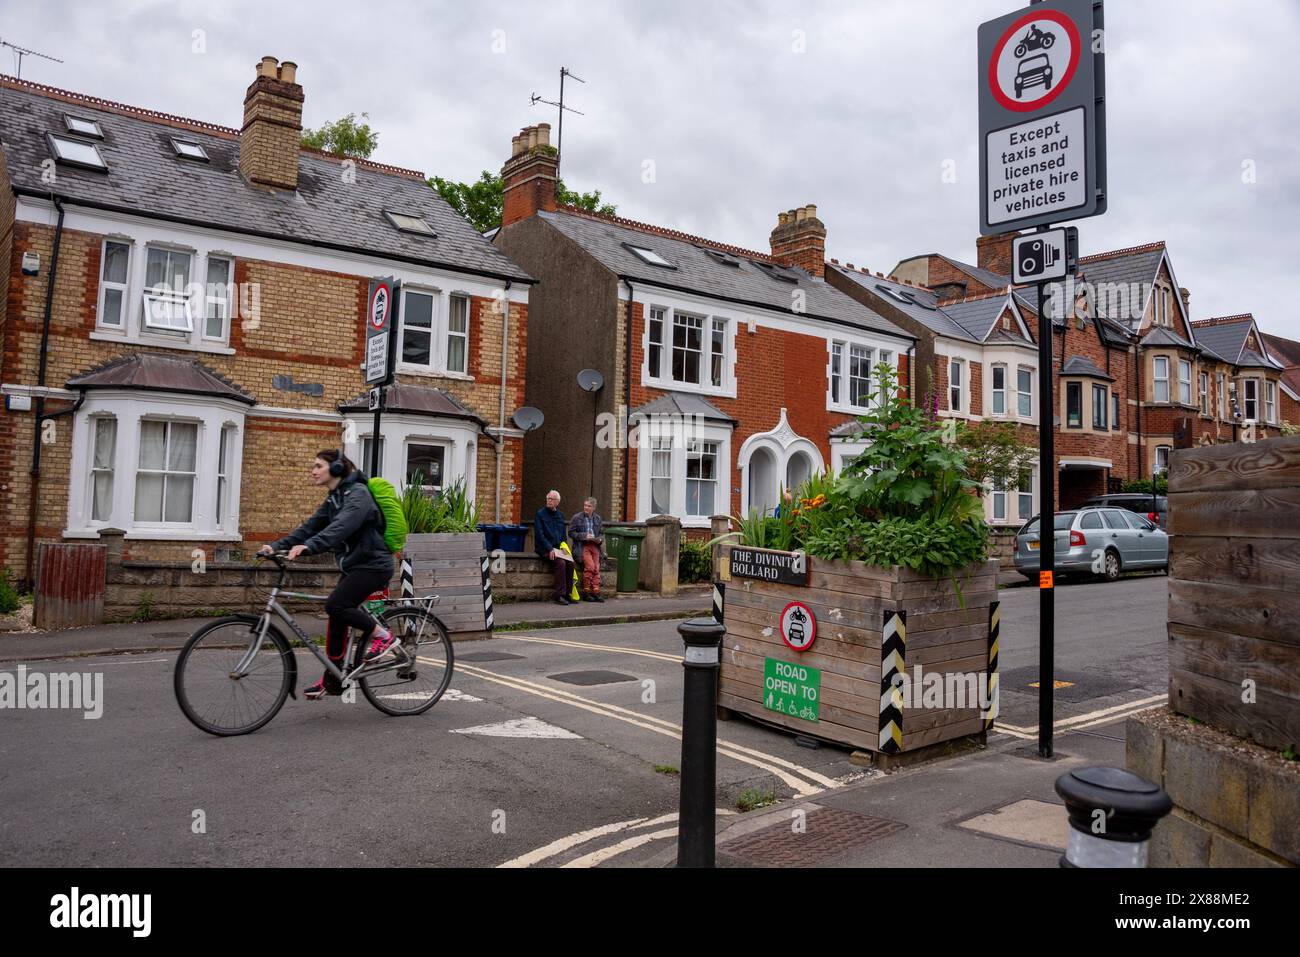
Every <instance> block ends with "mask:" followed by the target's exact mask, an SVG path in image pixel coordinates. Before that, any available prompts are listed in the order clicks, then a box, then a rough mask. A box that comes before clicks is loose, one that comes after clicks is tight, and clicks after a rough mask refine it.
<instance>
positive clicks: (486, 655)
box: [456, 651, 524, 661]
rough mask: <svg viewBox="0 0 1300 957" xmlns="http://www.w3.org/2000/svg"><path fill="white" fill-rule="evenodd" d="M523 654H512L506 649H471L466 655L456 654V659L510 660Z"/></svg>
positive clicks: (521, 656)
mask: <svg viewBox="0 0 1300 957" xmlns="http://www.w3.org/2000/svg"><path fill="white" fill-rule="evenodd" d="M523 657H524V656H523V655H512V654H511V653H510V652H508V651H472V652H470V653H469V654H467V655H457V656H456V660H457V661H510V660H512V659H516V658H523Z"/></svg>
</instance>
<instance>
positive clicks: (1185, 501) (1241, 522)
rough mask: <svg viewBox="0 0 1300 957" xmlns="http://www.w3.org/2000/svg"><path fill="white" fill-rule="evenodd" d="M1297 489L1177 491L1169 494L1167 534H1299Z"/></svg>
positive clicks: (1299, 519) (1270, 535)
mask: <svg viewBox="0 0 1300 957" xmlns="http://www.w3.org/2000/svg"><path fill="white" fill-rule="evenodd" d="M1297 516H1300V488H1267V489H1262V490H1256V489H1244V490H1239V491H1222V492H1179V493H1177V494H1171V495H1170V496H1169V534H1170V535H1218V536H1227V537H1231V536H1245V537H1252V538H1296V537H1297V536H1300V518H1298V517H1297Z"/></svg>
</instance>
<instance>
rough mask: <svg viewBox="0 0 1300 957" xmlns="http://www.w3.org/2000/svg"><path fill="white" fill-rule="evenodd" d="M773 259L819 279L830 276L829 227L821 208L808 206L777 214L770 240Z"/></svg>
mask: <svg viewBox="0 0 1300 957" xmlns="http://www.w3.org/2000/svg"><path fill="white" fill-rule="evenodd" d="M769 242H770V243H771V246H772V258H773V259H775V260H776V261H777V262H779V263H780V264H781V265H782V266H796V267H798V268H799V269H803V270H805V271H806V272H808V273H809V274H810V275H813V276H816V277H817V278H818V279H824V278H825V275H826V225H825V224H824V223H823V222H822V221H821V220H820V219H818V218H817V207H816V206H812V205H808V206H803V207H800V208H799V209H792V210H789V211H788V212H784V213H777V217H776V228H775V229H774V230H772V235H771V237H770V239H769Z"/></svg>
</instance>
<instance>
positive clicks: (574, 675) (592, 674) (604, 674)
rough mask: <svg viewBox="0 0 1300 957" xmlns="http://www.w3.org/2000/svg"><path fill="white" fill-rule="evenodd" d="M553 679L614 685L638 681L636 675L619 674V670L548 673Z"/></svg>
mask: <svg viewBox="0 0 1300 957" xmlns="http://www.w3.org/2000/svg"><path fill="white" fill-rule="evenodd" d="M547 677H548V678H550V679H552V680H553V681H563V682H564V683H565V684H566V685H612V684H614V682H616V681H636V676H635V675H624V674H619V673H618V672H617V671H566V672H565V673H564V674H562V675H547Z"/></svg>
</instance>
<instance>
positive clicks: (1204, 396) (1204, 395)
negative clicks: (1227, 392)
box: [1197, 372, 1210, 415]
mask: <svg viewBox="0 0 1300 957" xmlns="http://www.w3.org/2000/svg"><path fill="white" fill-rule="evenodd" d="M1197 385H1198V386H1199V387H1200V393H1201V394H1200V395H1199V396H1198V397H1197V398H1198V399H1200V406H1201V415H1209V414H1210V374H1209V373H1208V372H1202V373H1200V375H1199V376H1197Z"/></svg>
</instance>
